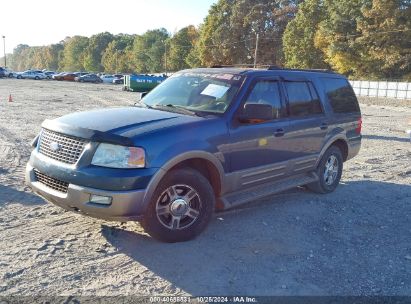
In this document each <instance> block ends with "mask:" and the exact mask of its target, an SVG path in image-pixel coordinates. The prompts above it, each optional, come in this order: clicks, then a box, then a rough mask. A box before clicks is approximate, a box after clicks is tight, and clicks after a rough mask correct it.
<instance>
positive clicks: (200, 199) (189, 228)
mask: <svg viewBox="0 0 411 304" xmlns="http://www.w3.org/2000/svg"><path fill="white" fill-rule="evenodd" d="M214 205H215V198H214V192H213V188H212V187H211V185H210V183H209V182H208V180H207V179H206V178H205V177H204V176H203V175H201V174H200V173H199V172H197V171H195V170H192V169H179V170H174V171H171V172H169V173H168V174H167V175H166V176H165V177H164V178H163V180H162V181H161V182H160V184H159V186H158V187H157V189H156V190H155V191H154V194H153V197H152V200H151V202H150V204H149V206H148V207H147V208H148V209H147V212H146V214H145V217H144V219H143V221H142V223H141V224H142V226H143V227H144V229H145V230H146V232H147V233H148V234H150V235H151V236H152V237H154V238H155V239H157V240H160V241H163V242H169V243H174V242H183V241H188V240H191V239H193V238H195V237H196V236H197V235H198V234H200V233H201V232H202V231H203V230H204V229H205V228H206V226H207V224H208V223H209V221H210V219H211V216H212V214H213V210H214Z"/></svg>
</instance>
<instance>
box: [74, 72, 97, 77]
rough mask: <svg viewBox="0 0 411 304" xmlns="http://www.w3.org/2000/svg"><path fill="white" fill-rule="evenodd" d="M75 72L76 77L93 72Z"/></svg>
mask: <svg viewBox="0 0 411 304" xmlns="http://www.w3.org/2000/svg"><path fill="white" fill-rule="evenodd" d="M73 74H75V75H76V77H80V76H84V75H88V74H92V73H90V72H74V73H73Z"/></svg>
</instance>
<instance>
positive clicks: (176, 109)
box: [153, 104, 201, 116]
mask: <svg viewBox="0 0 411 304" xmlns="http://www.w3.org/2000/svg"><path fill="white" fill-rule="evenodd" d="M153 108H154V109H157V108H162V109H169V110H171V111H173V112H182V113H184V114H188V115H196V116H201V115H200V114H199V113H197V112H195V111H191V110H189V109H186V108H185V107H183V106H179V105H173V104H167V105H163V104H156V105H155V106H154V107H153Z"/></svg>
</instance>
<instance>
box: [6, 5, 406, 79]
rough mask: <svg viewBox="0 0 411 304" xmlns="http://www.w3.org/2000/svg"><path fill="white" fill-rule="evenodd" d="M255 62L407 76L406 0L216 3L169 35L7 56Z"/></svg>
mask: <svg viewBox="0 0 411 304" xmlns="http://www.w3.org/2000/svg"><path fill="white" fill-rule="evenodd" d="M257 35H258V41H257ZM257 43H258V48H257V51H256V45H257ZM255 55H256V56H255ZM255 57H256V58H255ZM0 60H1V59H0ZM255 60H256V62H257V64H267V65H277V66H279V67H291V68H320V69H332V70H335V71H337V72H340V73H343V74H345V75H347V76H349V77H352V78H360V77H365V78H368V79H382V78H397V79H400V78H402V79H407V80H410V79H411V0H339V1H334V0H305V1H303V0H219V1H218V2H217V3H215V4H213V5H212V6H211V8H210V10H209V12H208V15H207V16H206V17H205V19H204V22H203V23H202V24H201V25H200V26H198V27H195V26H193V25H189V26H187V27H185V28H183V29H181V30H180V31H178V32H176V33H174V34H170V33H168V32H167V30H165V29H164V28H160V29H154V30H149V31H147V32H146V33H144V34H142V35H128V34H119V35H113V34H111V33H108V32H104V33H99V34H96V35H93V36H91V37H84V36H74V37H67V38H65V39H64V40H62V41H60V42H59V43H56V44H52V45H48V46H41V47H31V46H28V45H25V44H20V45H18V46H17V47H16V48H15V49H14V51H13V54H9V55H8V60H7V61H8V63H9V67H10V68H12V69H15V70H25V69H29V68H37V69H49V70H64V71H81V70H86V71H94V72H108V73H113V72H126V73H133V72H134V73H150V72H164V71H165V70H166V69H167V71H176V70H180V69H184V68H189V67H206V66H212V65H232V64H250V65H251V64H253V63H254V61H255Z"/></svg>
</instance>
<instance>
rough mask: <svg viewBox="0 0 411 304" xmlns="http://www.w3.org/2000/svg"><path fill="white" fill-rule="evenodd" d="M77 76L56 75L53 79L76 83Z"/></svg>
mask: <svg viewBox="0 0 411 304" xmlns="http://www.w3.org/2000/svg"><path fill="white" fill-rule="evenodd" d="M76 77H77V76H76V74H74V73H61V74H59V75H54V76H53V79H55V80H66V81H74V79H75V78H76Z"/></svg>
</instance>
